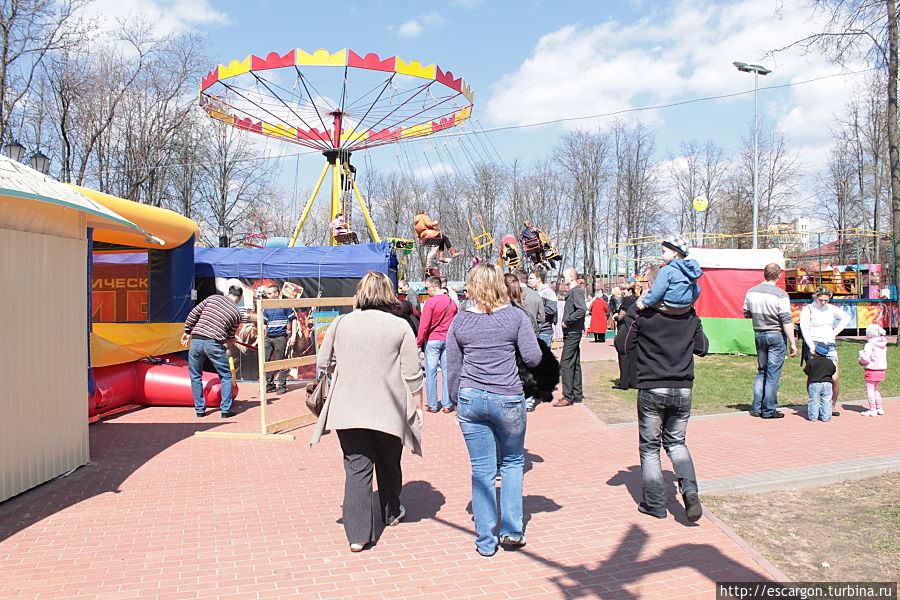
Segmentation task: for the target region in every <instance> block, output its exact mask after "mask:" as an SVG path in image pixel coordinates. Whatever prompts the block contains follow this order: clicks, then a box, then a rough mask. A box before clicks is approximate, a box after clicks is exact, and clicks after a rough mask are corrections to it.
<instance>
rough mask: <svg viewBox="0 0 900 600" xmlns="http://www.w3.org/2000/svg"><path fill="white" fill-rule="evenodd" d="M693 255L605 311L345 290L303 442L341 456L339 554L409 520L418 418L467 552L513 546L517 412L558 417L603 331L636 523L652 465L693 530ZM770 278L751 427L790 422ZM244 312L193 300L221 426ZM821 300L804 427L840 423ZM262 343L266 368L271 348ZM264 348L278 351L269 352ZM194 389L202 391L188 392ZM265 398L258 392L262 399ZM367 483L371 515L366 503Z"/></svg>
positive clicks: (809, 353) (657, 482) (477, 288)
mask: <svg viewBox="0 0 900 600" xmlns="http://www.w3.org/2000/svg"><path fill="white" fill-rule="evenodd" d="M688 250H689V249H688V245H687V242H686V240H685V239H684V238H682V237H681V236H673V237H670V238H667V239H666V240H664V241H663V242H662V256H663V262H664V264H663V265H661V266H660V265H653V266H651V267H649V268H647V269H646V270H645V273H644V276H643V279H644V281H645V282H646V284H647V285H648V286H649V287H648V288H647V289H644V290H641V288H640V287H639V286H638V285H636V284H635V283H633V282H629V283H625V284H624V285H622V286H620V287H616V288H614V289H612V290H611V291H610V294H609V295H608V296H605V297H604V296H603V295H601V294H597V295H596V296H595V297H593V298H590V299H588V298H586V292H585V289H584V282H583V279H581V278H580V277H579V275H578V273H577V272H576V271H575V270H574V269H571V268H570V269H565V270H563V271H562V282H561V284H560V285H559V286H558V287H559V289H558V290H554V289H552V288H551V287H550V286H549V285H548V283H547V281H546V279H547V277H546V274H545V272H544V271H543V270H542V269H540V268H535V269H533V270H532V271H531V272H526V271H524V270H522V269H517V270H515V271H513V272H511V273H504V272H503V271H502V270H501V268H500V267H498V266H496V265H494V264H490V263H482V264H478V265H476V266H474V267H472V268H471V269H470V270H469V273H468V276H467V279H466V282H465V289H464V292H465V297H464V299H462V300H460V298H459V295H458V294H457V293H456V292H455V291H454V290H452V289H451V288H449V287H448V284H447V281H446V279H445V278H442V277H439V276H432V277H428V278H427V279H426V280H425V292H426V294H427V296H428V298H427V300H426V301H425V302H424V303H422V304H420V302H419V298H418V297H417V295H416V294H414V293H412V292H411V290H410V289H409V286H408V284H406V283H405V282H400V285H399V294H398V293H397V292H396V291H395V290H394V288H393V285H392V283H391V280H390V279H389V278H388V277H387V276H386V275H384V274H382V273H377V272H370V273H368V274H366V275H365V276H364V277H363V278H362V279H361V280H360V282H359V284H358V286H357V290H356V299H355V310H353V311H352V312H350V313H349V314H346V315H343V316H340V317H338V318H337V319H335V321H334V322H333V323H332V324H331V326H330V327H329V328H328V329H327V332H326V334H325V337H324V340H323V342H322V344H321V346H320V348H319V351H318V353H317V356H318V358H317V368H318V369H319V370H320V371H323V372H330V373H333V375H332V385H331V388H330V392H329V395H328V399H327V401H326V402H325V406H324V407H323V409H322V411H321V414H320V415H319V419H318V422H317V426H316V429H315V432H314V434H313V437H312V441H313V442H317V441H319V439H320V438H321V436H322V435H323V434H324V433H325V432H327V431H335V432H336V433H337V437H338V439H339V441H340V445H341V449H342V453H343V461H344V469H345V476H346V478H345V487H344V502H343V519H342V522H343V526H344V529H345V532H346V536H347V540H348V542H349V544H350V550H351V551H353V552H359V551H362V550H364V549H365V548H366V546H367V545H368V544H370V543H371V542H372V540H373V536H374V533H375V530H374V523H375V519H376V518H378V519H381V521H382V522H383V523H384V524H385V525H387V526H393V525H397V524H399V523H400V522H401V521H402V520H403V518H404V516H405V514H406V510H405V508H404V506H403V505H402V504H401V502H400V489H401V486H402V466H401V458H402V451H403V447H404V446H405V447H407V448H408V449H409V450H410V451H411V452H413V453H414V454H419V455H421V447H422V445H421V440H422V425H423V419H424V417H423V412H432V413H437V412H443V413H446V414H450V413H453V412H456V420H457V422H458V424H459V428H460V432H461V434H462V436H463V439H464V441H465V444H466V448H467V450H468V454H469V458H470V465H471V481H472V503H471V506H472V513H473V518H474V523H475V532H476V537H475V549H476V551H477V552H478V554H480V555H482V556H491V555H493V554H494V553H496V552H497V549H498V548H499V547H504V548H506V549H516V548H520V547H522V546H524V545H525V544H526V539H525V532H524V525H523V515H522V485H523V474H524V456H525V434H526V428H527V420H528V418H527V414H528V412H530V411H532V410H534V409H535V407H536V406H537V405H539V404H540V403H541V402H549V401H551V400H552V396H553V391H554V389H555V388H556V386H557V383H561V384H562V390H561V392H562V393H561V395H560V397H559V398H558V399H557V400H556V401H555V402H553V403H552V406H554V407H566V406H571V405H573V404H574V403H577V402H581V401H582V400H583V398H584V390H583V386H582V374H581V356H580V348H581V342H582V338H583V337H584V336H585V334H586V333H587V334H591V335H593V336H594V340H595V341H602V340H605V338H606V334H607V331H608V328H609V327H612V328H613V330H614V331H615V348H616V352H617V355H618V357H619V380H618V381H617V385H616V387H619V388H621V389H631V388H634V389H637V390H638V395H637V417H638V431H639V454H640V462H641V473H642V498H641V501H640V502H639V503H638V507H637V509H638V511H640V512H641V513H644V514H646V515H649V516H650V517H653V518H658V519H663V518H666V517H667V516H668V509H667V507H666V504H667V502H666V497H667V496H666V488H665V482H664V479H663V474H662V467H661V463H660V452H661V450H663V449H664V450H665V451H666V453H667V454H668V456H669V458H670V460H671V462H672V465H673V467H674V470H675V475H676V480H677V486H678V490H679V492H680V494H681V498H682V501H683V504H684V508H685V514H686V516H687V519H688V520H689V521H691V522H694V521H697V520H698V519H700V517H701V516H702V514H703V508H702V505H701V503H700V499H699V490H698V487H697V476H696V473H695V469H694V464H693V461H692V459H691V454H690V451H689V450H688V447H687V443H686V430H687V423H688V420H689V418H690V415H691V404H692V388H693V381H694V356H704V355H705V354H706V353H707V351H708V349H709V342H708V340H707V338H706V336H705V334H704V332H703V326H702V323H701V321H700V318H699V317H698V316H697V313H696V311H695V310H693V305H694V303H695V302H696V301H697V299H698V297H699V294H700V286H699V283H698V280H699V279H700V278H701V277H702V275H703V273H702V270H701V269H700V267H699V265H698V264H697V262H696V261H694V260H692V259H690V258H688ZM780 276H781V268H780V267H779V266H778V265H776V264H770V265H767V266H766V267H765V269H764V280H763V281H762V282H761V283H759V284H758V285H755V286H754V287H752V288H751V289H749V290H748V291H747V293H746V297H745V300H744V305H743V311H744V316H745V317H747V318H749V319H751V321H752V325H753V329H754V336H755V343H756V349H757V362H758V370H757V374H756V378H755V380H754V384H753V400H752V404H751V409H750V415H751V416H754V417H759V418H763V419H777V418H782V417H783V416H784V414H783V413H782V412H780V411H778V400H777V394H778V387H779V382H780V377H781V371H782V367H783V364H784V360H785V356H786V355H788V354H789V355H790V356H792V357H793V356H796V354H797V352H798V348H797V346H798V340H797V339H796V336H795V327H794V323H793V321H792V317H791V309H790V302H789V298H788V296H787V294H786V293H785V291H784V290H783V289H782V288H780V287H778V285H777V281H778V280H779V278H780ZM276 291H277V290H276ZM240 296H241V290H240V288H233V289H231V290H230V291H229V295H228V296H226V297H222V296H212V297H210V298H207V299H206V300H204V301H203V302H201V303H200V304H199V305H198V306H197V307H196V308H195V309H194V310H193V311H192V312H191V314H190V315H189V316H188V319H187V321H186V324H185V336H184V337H183V338H182V341H183V343H185V345H187V344H188V343H190V364H191V375H192V379H194V375H195V374H196V373H195V371H196V372H197V373H199V366H198V365H200V364H202V361H203V359H204V358H206V357H208V358H209V359H210V360H211V361H212V362H213V364H214V366H215V367H216V369H217V370H218V371H219V373H220V375H222V382H223V393H222V415H223V417H224V416H231V415H232V414H233V413H231V412H230V408H231V406H230V405H231V397H230V394H229V393H226V387H227V389H228V390H229V391H230V385H228V384H230V374H227V375H226V372H227V364H224V365H223V357H224V349H223V348H222V342H223V341H224V340H225V339H228V336H229V335H231V336H233V335H234V329H235V328H236V326H237V324H238V323H239V322H240V318H241V316H240V313H239V312H238V311H237V310H236V309H235V304H236V303H237V302H238V301H239V300H240ZM560 299H562V307H561V310H560V307H559V305H558V301H559V300H560ZM830 299H831V292H830V291H829V290H828V289H827V288H824V287H820V288H818V289H816V290H815V292H814V294H813V302H812V303H811V304H808V305H807V306H805V307H804V308H803V309H802V311H801V313H800V323H799V332H800V335H799V337H800V338H801V344H802V346H801V350H802V356H803V359H802V360H803V361H804V362H805V367H804V372H805V373H806V375H807V378H808V396H809V398H808V410H807V415H808V418H809V420H811V421H828V420H830V419H831V418H832V417H834V416H838V415H839V414H840V413H839V412H838V411H837V409H836V407H837V396H838V393H839V389H840V385H839V373H838V364H837V362H838V354H837V348H836V341H835V340H836V336H837V335H838V334H839V333H840V332H841V331H842V330H843V329H844V328H845V326H846V325H847V320H848V317H847V315H846V313H844V312H843V311H841V310H840V309H838V308H837V307H835V306H834V305H832V304H830V302H829V301H830ZM285 317H286V316H285V315H282V314H275V313H273V314H271V315H268V314H267V315H265V318H266V320H267V322H268V323H270V331H274V332H275V333H276V334H277V335H279V336H281V335H284V336H290V335H291V331H292V322H291V319H290V318H289V316H288V317H286V318H285ZM588 317H590V319H589V320H590V324H589V325H588V326H587V327H586V320H588ZM557 326H559V328H560V330H561V336H560V337H561V338H562V347H561V349H560V354H559V360H558V361H557V359H556V357H555V356H554V354H553V353H552V352H551V349H550V346H551V343H552V341H553V338H554V337H555V336H554V335H553V331H554V328H555V327H557ZM282 329H283V330H284V331H282ZM866 335H867V338H868V341H867V343H866V345H865V347H864V348H863V350H861V351H860V353H859V362H860V364H862V365H863V366H864V367H865V380H866V389H867V396H868V401H869V410H867V411H865V412H863V413H862V414H863V415H865V416H878V415H881V414H884V408H883V405H882V403H881V396H880V394H879V392H878V385H879V383H880V382H881V381H883V380H884V375H885V370H886V368H887V362H886V350H885V346H886V341H885V337H884V336H885V332H884V330H883V329H881V328H880V327H878V326H871V327H869V328H868V329H867V330H866ZM266 344H267V346H266V347H267V352H268V348H269V344H270V342H269V341H268V340H267V341H266ZM271 347H272V349H273V351H274V350H275V349H277V347H278V346H277V342H274V341H273V342H271ZM420 354H421V356H422V357H423V358H421V357H420ZM360 357H365V360H361V359H360ZM438 372H440V374H441V376H440V377H438ZM226 376H227V377H228V379H227V380H226ZM273 376H274V374H273ZM194 383H195V384H196V386H195V387H199V378H197V381H195V382H194ZM274 385H275V384H274V381H273V380H271V379H270V380H269V386H274ZM280 385H281V386H283V385H284V383H283V379H282V380H281V382H280ZM198 392H199V390H198V389H195V398H196V400H195V408H196V410H197V414H198V416H202V413H203V412H204V411H205V407H204V404H203V399H202V396H201V395H200V394H199V393H198ZM373 476H374V479H375V480H376V481H377V486H378V492H379V493H378V497H379V504H378V506H377V507H373V504H372V502H371V494H372V484H373ZM497 485H499V487H500V493H499V505H498V502H497V494H496V487H497ZM376 512H377V513H379V514H376Z"/></svg>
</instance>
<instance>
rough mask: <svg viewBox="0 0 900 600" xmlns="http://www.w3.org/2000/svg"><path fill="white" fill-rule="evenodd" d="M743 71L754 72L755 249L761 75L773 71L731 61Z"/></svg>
mask: <svg viewBox="0 0 900 600" xmlns="http://www.w3.org/2000/svg"><path fill="white" fill-rule="evenodd" d="M731 64H733V65H734V66H735V68H737V70H738V71H741V72H742V73H753V249H754V250H755V249H756V248H757V247H758V246H759V100H758V98H759V76H760V75H768V74H769V73H771V72H772V70H771V69H767V68H765V67H763V66H762V65H748V64H747V63H743V62H733V63H731Z"/></svg>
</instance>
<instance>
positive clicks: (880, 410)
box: [876, 408, 884, 415]
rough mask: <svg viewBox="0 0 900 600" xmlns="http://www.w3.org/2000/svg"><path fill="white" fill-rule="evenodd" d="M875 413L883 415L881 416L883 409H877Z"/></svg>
mask: <svg viewBox="0 0 900 600" xmlns="http://www.w3.org/2000/svg"><path fill="white" fill-rule="evenodd" d="M876 412H877V413H878V414H879V415H883V414H884V409H883V408H879V409H878V410H877V411H876Z"/></svg>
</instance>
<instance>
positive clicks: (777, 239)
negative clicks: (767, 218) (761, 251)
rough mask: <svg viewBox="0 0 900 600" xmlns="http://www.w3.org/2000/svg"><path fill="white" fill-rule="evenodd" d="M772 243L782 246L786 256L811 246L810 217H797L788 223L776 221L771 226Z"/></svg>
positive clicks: (801, 251)
mask: <svg viewBox="0 0 900 600" xmlns="http://www.w3.org/2000/svg"><path fill="white" fill-rule="evenodd" d="M769 232H770V233H771V234H772V237H771V238H770V240H771V242H770V244H771V245H773V246H777V247H778V248H781V250H782V251H783V252H784V255H785V256H796V255H798V254H801V253H803V252H806V251H807V250H809V248H810V235H809V218H808V217H797V218H796V219H794V220H793V221H790V222H788V223H775V224H773V225H772V226H771V227H769Z"/></svg>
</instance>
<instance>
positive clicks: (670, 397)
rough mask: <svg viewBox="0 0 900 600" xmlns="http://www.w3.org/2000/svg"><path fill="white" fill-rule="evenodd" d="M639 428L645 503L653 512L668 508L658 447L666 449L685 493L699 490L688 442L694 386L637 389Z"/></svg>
mask: <svg viewBox="0 0 900 600" xmlns="http://www.w3.org/2000/svg"><path fill="white" fill-rule="evenodd" d="M637 409H638V431H639V435H640V438H639V439H640V443H639V446H638V447H639V450H640V453H641V473H642V477H643V495H644V504H645V505H646V506H647V508H649V509H650V510H651V511H653V512H665V510H666V484H665V481H664V480H663V474H662V467H661V466H660V462H659V447H660V441H662V447H663V448H665V449H666V454H668V455H669V460H671V461H672V467H673V468H674V469H675V477H677V478H678V487H679V488H680V490H681V493H682V494H691V493H696V492H697V475H696V473H695V472H694V461H693V460H691V453H690V451H689V450H688V447H687V445H686V444H685V434H686V433H687V424H688V419H690V418H691V388H657V389H652V390H639V391H638V401H637Z"/></svg>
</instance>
